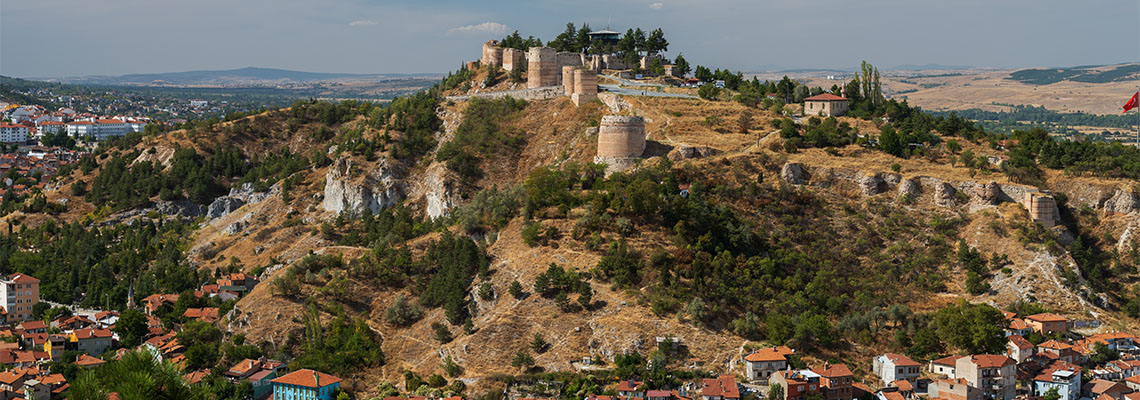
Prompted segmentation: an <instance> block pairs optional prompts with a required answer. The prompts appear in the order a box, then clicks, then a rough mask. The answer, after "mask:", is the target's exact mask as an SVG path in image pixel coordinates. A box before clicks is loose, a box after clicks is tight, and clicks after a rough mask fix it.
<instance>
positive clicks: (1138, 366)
mask: <svg viewBox="0 0 1140 400" xmlns="http://www.w3.org/2000/svg"><path fill="white" fill-rule="evenodd" d="M1107 367H1108V368H1112V369H1114V370H1117V371H1120V379H1126V378H1131V377H1133V376H1137V375H1140V360H1116V361H1112V362H1109V363H1108V365H1107Z"/></svg>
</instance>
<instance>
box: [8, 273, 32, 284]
mask: <svg viewBox="0 0 1140 400" xmlns="http://www.w3.org/2000/svg"><path fill="white" fill-rule="evenodd" d="M8 280H10V281H12V282H16V283H40V280H39V279H36V278H33V277H32V276H31V275H24V274H12V275H8Z"/></svg>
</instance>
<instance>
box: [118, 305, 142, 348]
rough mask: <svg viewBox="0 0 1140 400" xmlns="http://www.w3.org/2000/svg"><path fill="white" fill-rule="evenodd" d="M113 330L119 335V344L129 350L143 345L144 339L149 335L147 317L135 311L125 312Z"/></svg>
mask: <svg viewBox="0 0 1140 400" xmlns="http://www.w3.org/2000/svg"><path fill="white" fill-rule="evenodd" d="M112 330H113V331H115V333H117V334H119V343H120V344H121V345H123V347H127V348H133V347H135V346H138V345H139V344H141V343H142V340H143V338H145V337H146V335H147V334H148V333H149V329H147V320H146V316H145V315H143V313H142V312H140V311H139V310H135V309H128V310H126V311H123V314H122V315H120V316H119V321H118V322H116V323H115V327H114V329H112Z"/></svg>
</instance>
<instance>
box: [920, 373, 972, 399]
mask: <svg viewBox="0 0 1140 400" xmlns="http://www.w3.org/2000/svg"><path fill="white" fill-rule="evenodd" d="M927 394H929V395H930V398H940V399H946V400H982V391H981V390H978V388H976V387H973V386H970V383H969V382H967V381H966V379H965V378H957V379H935V380H934V382H933V383H932V384H931V385H929V386H928V390H927Z"/></svg>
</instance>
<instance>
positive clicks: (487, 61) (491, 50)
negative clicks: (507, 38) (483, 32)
mask: <svg viewBox="0 0 1140 400" xmlns="http://www.w3.org/2000/svg"><path fill="white" fill-rule="evenodd" d="M479 61H480V62H482V64H483V65H487V66H491V67H502V66H503V48H502V47H499V41H497V40H489V41H487V42H486V43H483V57H482V58H480V59H479Z"/></svg>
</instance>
